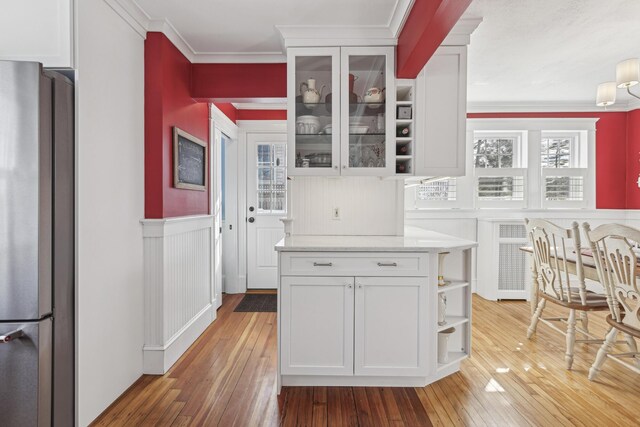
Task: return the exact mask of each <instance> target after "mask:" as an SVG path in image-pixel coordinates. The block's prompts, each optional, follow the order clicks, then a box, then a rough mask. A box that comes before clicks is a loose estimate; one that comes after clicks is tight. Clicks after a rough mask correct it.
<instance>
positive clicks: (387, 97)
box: [340, 47, 396, 176]
mask: <svg viewBox="0 0 640 427" xmlns="http://www.w3.org/2000/svg"><path fill="white" fill-rule="evenodd" d="M340 67H341V72H340V78H341V87H342V106H341V117H340V118H341V123H340V124H341V135H342V137H341V150H342V152H341V156H340V157H341V161H342V165H341V168H342V175H368V176H385V175H391V174H393V173H394V168H395V165H394V158H395V127H394V120H395V99H396V85H395V73H394V67H395V60H394V49H393V47H343V48H341V58H340Z"/></svg>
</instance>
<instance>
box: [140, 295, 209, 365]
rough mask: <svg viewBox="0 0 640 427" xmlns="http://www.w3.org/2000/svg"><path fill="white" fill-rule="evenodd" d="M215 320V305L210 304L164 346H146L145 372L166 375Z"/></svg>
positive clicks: (144, 354)
mask: <svg viewBox="0 0 640 427" xmlns="http://www.w3.org/2000/svg"><path fill="white" fill-rule="evenodd" d="M214 320H216V309H215V306H213V305H212V304H208V305H207V306H206V307H205V308H203V309H202V310H201V311H200V313H198V314H197V315H196V316H194V318H193V319H191V320H190V321H189V322H188V323H187V324H186V325H185V326H184V327H183V328H182V329H180V330H179V331H178V332H177V333H176V334H175V335H174V336H173V337H171V339H170V340H169V341H168V342H167V344H165V345H164V346H144V348H143V350H142V353H143V373H145V374H148V375H164V374H165V373H166V372H167V371H168V370H169V369H170V368H171V367H172V366H173V364H174V363H176V362H177V361H178V359H179V358H180V356H182V355H183V354H184V352H185V351H187V349H188V348H189V347H190V346H191V344H193V343H194V342H195V341H196V339H198V337H199V336H200V335H201V334H202V333H203V332H204V331H205V329H207V327H208V326H209V325H210V324H211V323H212V322H213V321H214Z"/></svg>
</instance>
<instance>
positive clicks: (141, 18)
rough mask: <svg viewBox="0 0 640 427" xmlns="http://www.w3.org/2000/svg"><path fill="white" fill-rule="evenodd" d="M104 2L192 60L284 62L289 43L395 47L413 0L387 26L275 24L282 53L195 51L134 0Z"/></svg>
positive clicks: (400, 3) (404, 0)
mask: <svg viewBox="0 0 640 427" xmlns="http://www.w3.org/2000/svg"><path fill="white" fill-rule="evenodd" d="M104 1H105V2H106V3H107V4H108V5H109V6H110V7H111V8H112V9H113V10H114V11H115V12H116V13H117V14H118V15H119V16H120V17H121V18H122V19H124V21H125V22H127V23H128V24H129V25H130V26H131V27H132V28H133V29H134V30H135V31H136V32H137V33H138V34H140V35H141V36H142V37H143V38H146V36H147V32H148V31H157V32H161V33H163V34H164V35H166V36H167V38H168V39H169V40H171V42H172V43H173V44H174V45H175V46H176V48H178V50H180V52H182V54H183V55H184V56H185V57H186V58H187V59H188V60H189V61H191V62H192V63H229V62H233V63H255V62H259V63H274V62H276V63H278V62H285V61H286V54H285V50H286V48H287V47H290V46H395V45H396V44H397V36H398V35H399V34H400V31H402V27H403V26H404V23H405V21H406V19H407V16H408V15H409V13H410V12H411V8H412V6H413V3H414V0H396V2H395V7H394V9H393V12H392V14H391V17H390V18H389V21H388V24H387V25H375V26H364V25H359V26H332V25H322V26H314V25H276V29H277V30H278V32H279V33H280V36H281V39H282V46H283V51H282V52H198V51H196V50H195V49H194V48H193V47H192V46H191V45H190V44H189V42H187V40H186V39H185V38H184V37H183V36H182V35H181V34H180V32H179V31H178V30H177V29H176V28H175V27H174V26H173V24H172V23H171V21H169V20H168V19H152V18H151V17H150V16H149V15H148V14H147V13H146V12H145V11H144V10H143V9H142V8H141V7H140V5H138V3H137V2H136V0H104ZM476 26H477V25H476ZM456 27H457V25H456ZM456 27H454V30H455V28H456ZM474 28H475V27H474Z"/></svg>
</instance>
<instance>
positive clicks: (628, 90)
mask: <svg viewBox="0 0 640 427" xmlns="http://www.w3.org/2000/svg"><path fill="white" fill-rule="evenodd" d="M627 93H628V94H629V95H631V96H633V97H634V98H638V99H640V96H638V95H636V94H635V93H633V92H631V89H629V88H628V87H627Z"/></svg>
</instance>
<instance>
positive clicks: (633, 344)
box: [624, 334, 640, 368]
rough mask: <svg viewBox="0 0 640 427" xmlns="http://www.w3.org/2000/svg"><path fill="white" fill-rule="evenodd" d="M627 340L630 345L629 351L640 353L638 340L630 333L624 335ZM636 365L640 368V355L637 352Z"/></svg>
mask: <svg viewBox="0 0 640 427" xmlns="http://www.w3.org/2000/svg"><path fill="white" fill-rule="evenodd" d="M624 338H625V340H627V345H628V346H629V351H630V352H631V353H638V346H637V345H636V340H635V338H633V337H632V336H631V335H629V334H625V335H624ZM634 359H635V362H636V366H637V367H638V368H640V357H639V356H638V355H637V354H636V356H635V357H634Z"/></svg>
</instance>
